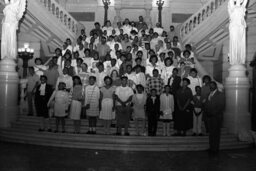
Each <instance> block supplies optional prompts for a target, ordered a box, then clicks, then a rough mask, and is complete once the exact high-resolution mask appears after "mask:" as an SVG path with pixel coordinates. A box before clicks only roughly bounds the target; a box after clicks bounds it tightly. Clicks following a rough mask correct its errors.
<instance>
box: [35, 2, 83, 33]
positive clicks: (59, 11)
mask: <svg viewBox="0 0 256 171" xmlns="http://www.w3.org/2000/svg"><path fill="white" fill-rule="evenodd" d="M38 1H39V2H40V3H41V4H42V6H44V7H45V8H46V9H47V10H48V11H49V12H50V13H51V14H53V15H54V16H55V17H56V18H57V19H58V20H59V21H60V22H61V23H62V24H63V25H65V26H66V28H67V29H69V30H70V31H71V32H73V33H75V34H78V29H77V28H78V24H79V23H78V22H77V21H76V20H75V19H74V18H73V17H72V16H71V15H70V14H69V13H68V12H67V11H66V10H65V9H64V8H63V7H61V6H60V5H59V4H58V3H57V2H56V1H55V0H38Z"/></svg>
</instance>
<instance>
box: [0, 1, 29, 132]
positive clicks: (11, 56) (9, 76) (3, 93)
mask: <svg viewBox="0 0 256 171" xmlns="http://www.w3.org/2000/svg"><path fill="white" fill-rule="evenodd" d="M5 4H6V6H5V8H4V10H3V13H4V19H3V21H2V40H1V58H2V59H1V60H0V101H1V103H0V127H10V125H11V122H12V121H14V120H15V118H16V115H17V114H18V111H19V110H18V86H19V77H18V73H17V71H16V66H17V64H16V58H17V29H18V23H19V20H20V19H21V18H22V16H23V14H24V11H25V9H26V0H5Z"/></svg>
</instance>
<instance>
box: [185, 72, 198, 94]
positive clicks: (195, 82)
mask: <svg viewBox="0 0 256 171" xmlns="http://www.w3.org/2000/svg"><path fill="white" fill-rule="evenodd" d="M187 78H188V79H189V80H190V84H189V85H188V87H189V88H190V89H191V90H192V93H193V95H195V94H196V90H195V87H196V86H200V87H202V79H201V78H200V77H198V76H197V77H195V78H193V77H191V76H188V77H187Z"/></svg>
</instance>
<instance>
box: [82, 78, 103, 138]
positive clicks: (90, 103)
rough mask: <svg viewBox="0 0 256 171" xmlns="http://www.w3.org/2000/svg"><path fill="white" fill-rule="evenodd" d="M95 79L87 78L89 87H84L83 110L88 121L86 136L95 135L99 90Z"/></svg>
mask: <svg viewBox="0 0 256 171" xmlns="http://www.w3.org/2000/svg"><path fill="white" fill-rule="evenodd" d="M95 83H96V77H95V76H90V77H89V85H88V86H86V87H85V95H84V96H85V102H84V104H85V109H86V115H87V116H88V120H89V131H88V132H87V134H96V125H97V117H98V116H99V113H100V112H99V111H100V110H99V108H100V103H99V102H100V89H99V87H98V86H97V85H96V84H95Z"/></svg>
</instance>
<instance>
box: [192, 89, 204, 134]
mask: <svg viewBox="0 0 256 171" xmlns="http://www.w3.org/2000/svg"><path fill="white" fill-rule="evenodd" d="M195 91H196V94H195V95H194V96H193V100H192V102H191V103H192V104H193V105H194V110H193V136H196V135H199V136H202V135H203V134H202V116H203V111H202V104H203V103H202V98H201V87H200V86H196V87H195Z"/></svg>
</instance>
